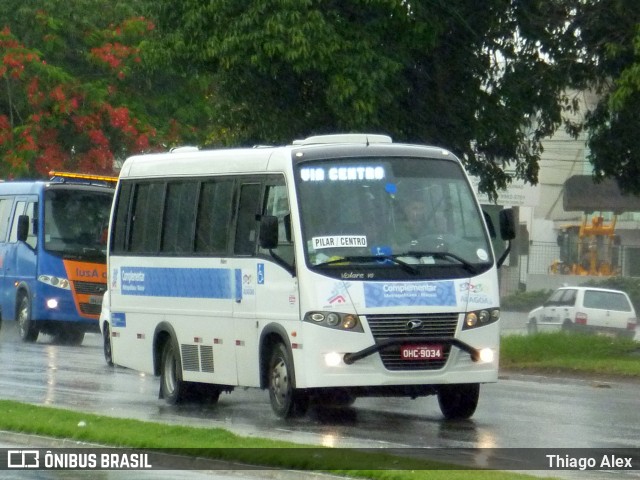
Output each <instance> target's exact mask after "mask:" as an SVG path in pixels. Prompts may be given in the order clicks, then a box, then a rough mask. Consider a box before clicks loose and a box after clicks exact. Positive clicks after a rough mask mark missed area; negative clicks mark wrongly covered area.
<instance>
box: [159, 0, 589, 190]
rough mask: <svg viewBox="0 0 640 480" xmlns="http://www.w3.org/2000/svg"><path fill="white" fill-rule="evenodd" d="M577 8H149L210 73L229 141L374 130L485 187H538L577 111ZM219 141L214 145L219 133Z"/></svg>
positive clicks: (255, 4) (197, 3) (260, 1)
mask: <svg viewBox="0 0 640 480" xmlns="http://www.w3.org/2000/svg"><path fill="white" fill-rule="evenodd" d="M573 3H574V2H571V1H553V2H548V1H517V0H512V1H504V0H488V1H486V2H483V4H482V7H481V8H479V7H478V4H477V2H475V1H473V0H458V1H455V2H451V1H447V0H433V1H429V2H406V1H403V0H354V1H351V2H340V1H335V0H334V1H326V0H322V1H321V0H269V1H265V0H208V1H202V0H185V1H182V2H179V4H176V3H175V2H169V1H168V0H162V1H160V2H157V3H156V5H157V7H156V8H157V9H158V10H157V18H158V21H159V28H160V31H161V32H162V36H163V38H165V39H166V40H167V41H168V45H169V47H168V48H170V49H171V50H172V51H174V52H175V53H176V55H177V56H179V57H180V58H183V59H189V61H190V62H192V64H197V65H199V68H200V69H202V70H207V71H209V72H212V74H213V76H214V79H215V80H214V82H215V86H216V90H215V92H216V94H217V95H216V97H215V113H216V116H215V118H214V121H215V122H216V123H217V125H218V128H219V129H220V130H223V131H227V132H231V133H232V136H231V137H230V138H232V139H233V141H234V142H240V143H263V142H287V141H290V140H291V139H292V137H296V136H306V135H309V134H318V133H326V132H335V131H345V130H346V131H353V130H360V131H374V132H384V133H389V134H391V135H392V136H393V137H394V139H395V140H399V141H411V142H420V143H431V144H438V145H442V146H444V147H447V148H449V149H452V150H453V151H455V152H456V153H458V154H460V155H461V156H462V157H463V158H464V160H465V161H466V163H467V166H468V167H469V168H470V170H471V171H472V172H473V173H476V174H481V175H482V182H481V185H480V187H481V189H482V190H485V191H489V192H492V191H494V190H493V189H494V187H496V186H497V187H503V186H504V185H505V184H506V183H507V182H508V181H509V179H508V176H507V175H506V174H505V171H504V169H503V168H502V167H503V163H504V162H507V163H509V164H511V168H513V169H514V170H515V172H516V175H517V176H518V177H520V178H524V179H526V180H528V181H530V182H532V183H535V182H536V181H537V175H538V160H539V158H540V154H541V152H542V146H541V140H542V138H544V137H545V136H548V135H550V134H551V133H553V132H554V131H555V130H556V129H557V128H558V127H559V126H560V125H561V123H562V118H561V114H562V112H563V110H564V109H568V108H571V107H572V105H571V103H570V102H569V100H568V99H567V98H566V97H565V96H564V89H565V87H566V86H567V81H568V72H567V71H563V70H562V69H563V68H565V67H563V66H562V62H564V61H566V59H567V58H571V57H573V58H575V56H576V55H577V54H578V50H577V45H576V44H575V41H574V40H573V39H572V36H571V32H570V29H569V28H568V26H567V19H568V18H569V17H570V16H571V9H572V8H574V6H575V5H574V4H573ZM217 140H220V141H222V139H217Z"/></svg>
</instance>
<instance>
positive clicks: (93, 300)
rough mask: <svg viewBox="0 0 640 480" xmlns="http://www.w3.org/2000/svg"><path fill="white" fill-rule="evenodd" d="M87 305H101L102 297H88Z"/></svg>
mask: <svg viewBox="0 0 640 480" xmlns="http://www.w3.org/2000/svg"><path fill="white" fill-rule="evenodd" d="M89 303H90V304H91V305H102V297H100V296H98V295H91V296H90V297H89Z"/></svg>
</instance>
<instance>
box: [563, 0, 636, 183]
mask: <svg viewBox="0 0 640 480" xmlns="http://www.w3.org/2000/svg"><path fill="white" fill-rule="evenodd" d="M574 24H575V27H576V30H577V31H579V32H580V42H581V45H580V46H581V48H582V50H583V51H584V52H585V55H584V56H583V61H582V62H581V63H580V64H579V68H577V69H575V70H576V73H577V74H576V75H575V76H574V78H573V80H574V81H575V82H576V84H577V87H578V88H580V87H582V88H592V89H594V90H595V91H596V92H597V93H598V94H599V95H600V100H599V102H598V104H597V105H596V107H595V108H594V109H593V110H592V111H590V112H587V118H586V121H585V122H584V124H583V125H581V127H583V128H585V129H586V130H587V133H588V146H589V150H590V155H589V160H590V161H591V163H592V164H593V166H594V171H595V176H596V178H603V177H611V178H615V179H616V180H617V181H618V184H619V185H620V187H621V188H622V189H623V190H625V191H628V192H631V193H636V194H640V180H639V179H640V136H639V135H638V131H640V3H638V2H637V1H634V0H599V1H597V2H581V5H580V9H579V10H577V14H576V16H575V20H574Z"/></svg>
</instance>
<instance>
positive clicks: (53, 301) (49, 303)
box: [47, 298, 58, 309]
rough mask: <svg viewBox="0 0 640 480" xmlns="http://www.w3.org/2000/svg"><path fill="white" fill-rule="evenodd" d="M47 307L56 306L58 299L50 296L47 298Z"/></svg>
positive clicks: (52, 307)
mask: <svg viewBox="0 0 640 480" xmlns="http://www.w3.org/2000/svg"><path fill="white" fill-rule="evenodd" d="M47 308H51V309H54V308H58V300H56V299H55V298H50V299H49V300H47Z"/></svg>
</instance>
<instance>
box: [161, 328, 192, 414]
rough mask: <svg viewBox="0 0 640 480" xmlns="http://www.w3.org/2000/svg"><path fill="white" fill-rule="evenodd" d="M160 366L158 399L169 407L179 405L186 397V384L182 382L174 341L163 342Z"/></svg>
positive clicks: (177, 352)
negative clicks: (163, 400)
mask: <svg viewBox="0 0 640 480" xmlns="http://www.w3.org/2000/svg"><path fill="white" fill-rule="evenodd" d="M161 361H162V363H161V365H160V398H164V399H165V400H166V402H167V403H168V404H170V405H176V404H178V403H181V402H182V401H183V400H184V399H185V397H186V395H187V384H186V382H184V381H183V380H182V363H181V362H180V352H179V351H178V345H177V344H176V342H175V340H174V339H172V338H171V339H169V340H167V342H165V344H164V346H163V348H162V360H161Z"/></svg>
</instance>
